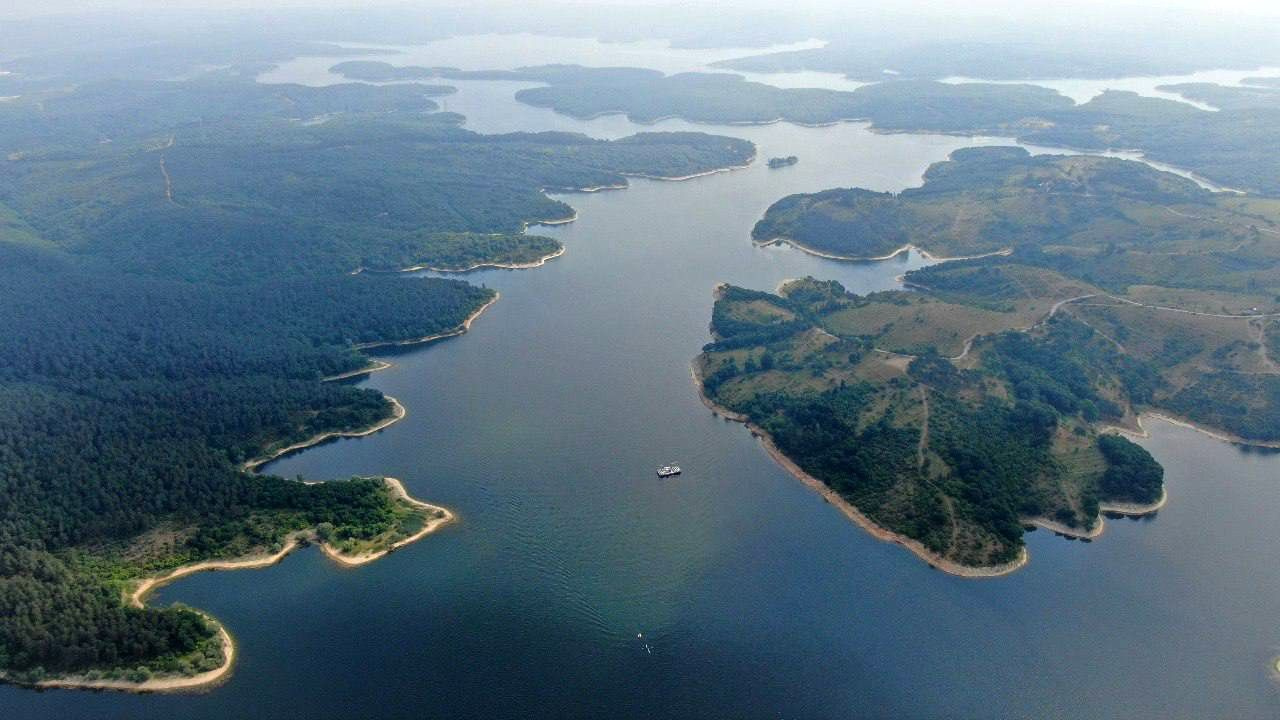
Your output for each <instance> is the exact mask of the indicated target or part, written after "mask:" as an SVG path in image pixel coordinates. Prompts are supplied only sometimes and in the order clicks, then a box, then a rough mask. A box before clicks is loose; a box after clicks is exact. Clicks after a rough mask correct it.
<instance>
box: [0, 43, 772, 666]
mask: <svg viewBox="0 0 1280 720" xmlns="http://www.w3.org/2000/svg"><path fill="white" fill-rule="evenodd" d="M442 92H447V89H444V88H441V87H438V86H424V85H418V84H406V85H396V86H386V87H374V86H368V85H337V86H331V87H324V88H310V87H301V86H292V85H286V86H269V85H260V84H258V83H255V82H254V81H253V80H252V74H251V73H247V72H241V71H240V70H238V69H235V68H233V69H230V70H226V71H215V72H212V73H206V74H204V75H201V76H199V77H198V78H196V79H194V80H187V81H163V82H159V81H146V80H136V81H117V80H110V81H96V80H92V79H89V80H85V81H83V82H78V83H75V84H71V85H68V84H67V83H65V82H63V81H62V80H59V82H57V83H50V84H48V85H46V86H33V88H32V89H31V91H30V93H29V94H24V95H23V96H22V97H21V98H19V99H17V100H14V101H9V102H5V103H0V151H3V160H2V161H0V333H3V335H4V337H5V338H6V342H5V343H3V344H0V356H3V357H0V396H3V398H4V402H3V403H0V407H2V408H3V409H2V410H0V497H2V498H3V500H2V501H0V548H2V550H0V676H2V677H3V679H5V680H8V681H10V682H16V683H21V684H31V685H41V684H45V685H48V684H54V685H60V686H65V685H70V686H76V687H103V688H110V689H131V688H132V689H143V690H167V689H177V688H181V687H185V686H189V685H191V684H193V683H200V682H212V681H215V680H217V679H220V678H222V677H225V674H226V672H227V670H228V669H229V666H230V662H231V659H232V653H233V650H234V649H233V646H232V645H231V644H230V636H229V635H228V634H227V633H226V631H225V630H224V629H222V628H220V627H219V626H218V624H217V623H216V621H214V620H213V619H212V618H209V617H208V616H206V615H204V614H202V613H200V612H199V611H196V610H191V609H187V608H181V607H170V608H153V607H144V606H142V604H141V600H142V597H143V596H144V595H145V592H146V590H147V589H148V588H151V587H154V582H152V580H153V579H155V578H165V577H173V576H174V573H175V572H177V573H178V574H181V573H182V572H185V571H184V570H183V568H190V567H193V566H194V567H196V568H200V567H210V566H214V567H250V566H257V565H261V564H263V563H265V562H270V561H273V560H275V559H278V558H279V557H280V556H282V554H283V553H284V552H287V551H288V550H289V549H291V548H292V547H295V546H296V545H297V544H298V543H300V542H305V541H307V540H315V541H317V542H320V543H321V544H322V545H323V546H324V547H325V548H326V551H327V552H329V553H330V554H331V556H333V557H335V559H338V560H340V561H343V562H363V561H367V560H369V559H373V558H376V557H378V556H380V555H381V554H382V553H383V552H385V551H387V550H390V549H393V548H395V547H398V546H400V545H402V544H403V543H405V542H407V541H409V540H412V539H415V538H417V537H421V536H422V535H423V534H424V533H425V532H426V531H428V530H430V529H432V528H434V527H437V526H438V525H439V524H440V523H442V522H444V521H445V520H447V518H448V513H447V511H446V510H444V509H442V508H436V507H434V506H430V505H426V504H424V503H421V502H419V501H416V500H413V499H412V498H410V497H408V495H407V494H406V493H404V491H403V486H401V485H399V484H398V483H391V482H389V481H386V480H384V479H383V478H352V479H349V480H338V481H333V480H330V479H328V478H321V480H330V481H329V482H304V481H301V480H302V479H301V478H298V479H284V478H280V477H274V476H271V475H260V474H257V473H255V472H251V471H250V468H253V467H256V465H257V464H258V462H259V459H261V458H263V457H270V456H273V455H275V454H276V453H278V452H279V451H281V450H282V449H287V448H289V447H291V446H300V445H305V444H307V443H309V442H314V441H315V440H316V439H318V438H321V437H325V436H328V435H333V434H339V435H343V434H347V435H350V434H360V433H364V432H368V431H369V430H370V429H373V428H378V427H384V426H385V425H386V424H388V423H389V422H391V421H393V420H395V419H396V418H398V417H399V416H400V414H401V413H403V411H404V409H403V408H401V407H399V405H398V404H397V403H395V402H394V401H393V400H392V399H390V398H387V397H384V396H382V395H381V394H380V393H378V392H376V391H373V390H367V389H361V388H357V387H354V386H352V385H350V384H344V383H338V382H323V380H324V379H325V378H333V377H343V376H350V375H352V374H355V373H359V372H360V371H362V370H363V369H366V368H368V367H370V366H371V364H370V359H369V358H368V357H367V356H366V355H365V354H364V352H363V351H362V350H361V348H365V347H370V346H374V345H378V344H384V343H398V342H404V341H417V340H422V339H427V338H441V337H448V336H451V335H456V334H458V333H460V332H461V331H462V330H464V329H465V327H466V326H467V325H468V324H469V322H470V320H471V319H473V318H474V317H475V316H476V314H477V313H478V312H479V311H480V310H482V309H483V308H484V307H487V306H488V304H490V303H492V302H493V301H494V299H495V298H496V294H495V293H494V292H493V291H491V290H488V289H485V288H482V287H477V286H474V285H470V284H467V283H464V282H460V281H455V280H444V279H431V278H418V277H412V278H409V277H402V276H396V275H391V274H384V273H376V272H360V273H355V271H356V270H359V269H366V270H400V269H404V268H406V267H412V266H421V265H427V266H433V267H440V268H442V269H465V268H467V267H470V266H473V265H477V264H494V265H502V264H510V265H521V264H531V265H532V264H537V263H538V262H540V261H541V260H543V259H545V258H546V257H549V256H552V255H554V254H556V253H558V252H560V251H561V250H562V248H561V247H560V245H559V244H558V243H557V242H555V241H553V240H550V239H549V238H545V237H539V236H536V235H525V234H523V232H522V231H523V229H524V228H525V226H526V225H527V224H530V223H535V222H539V221H563V220H566V219H568V218H570V217H572V210H571V208H569V207H568V206H567V205H565V204H564V203H561V202H558V201H555V200H552V199H550V198H548V197H547V196H546V195H545V194H544V190H548V189H561V190H570V189H575V188H583V187H594V186H601V185H612V186H622V185H625V183H626V178H627V176H629V175H650V176H663V177H681V176H685V175H689V174H696V173H700V172H707V171H710V170H715V169H720V168H724V167H730V166H736V165H741V164H743V163H746V162H749V161H750V159H751V158H752V157H754V153H755V149H754V147H753V146H752V145H751V144H750V143H748V142H744V141H740V140H734V139H730V138H724V137H716V136H711V135H704V134H699V133H677V134H668V133H650V134H643V135H637V136H634V137H630V138H624V139H621V140H617V141H602V140H594V139H591V138H587V137H586V136H582V135H574V134H566V133H540V134H527V133H517V134H511V135H500V136H485V135H479V134H476V133H472V132H469V131H466V130H463V129H461V127H460V126H459V125H460V122H461V118H460V117H459V116H457V115H452V114H448V113H435V112H432V111H433V110H435V105H434V103H433V102H432V101H431V100H430V96H432V95H437V94H440V93H442ZM426 480H429V478H426Z"/></svg>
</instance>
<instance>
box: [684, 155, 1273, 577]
mask: <svg viewBox="0 0 1280 720" xmlns="http://www.w3.org/2000/svg"><path fill="white" fill-rule="evenodd" d="M756 236H757V239H762V240H766V241H770V240H775V239H778V238H785V239H786V241H787V242H791V243H793V244H796V245H797V246H800V247H805V248H810V249H813V250H815V251H817V252H822V253H824V254H831V255H838V256H841V257H857V258H865V257H874V256H883V255H885V254H890V253H892V252H895V251H897V250H899V249H901V248H903V247H918V248H921V249H922V250H924V251H927V252H930V253H932V254H935V255H937V256H953V257H954V256H972V257H970V258H969V259H964V260H955V261H951V262H945V263H940V264H934V265H931V266H928V267H925V268H922V269H919V270H916V271H913V272H909V273H907V274H906V276H905V278H904V285H905V287H906V288H907V289H904V290H899V291H891V292H884V293H875V294H872V295H867V296H857V295H852V294H849V293H847V292H846V291H845V290H844V288H843V287H841V286H840V285H839V284H838V283H834V282H823V281H818V280H814V279H811V278H810V279H803V280H795V281H791V282H788V283H785V284H784V285H783V286H782V287H780V288H779V289H778V290H777V291H776V292H773V293H768V292H761V291H757V290H749V289H745V288H739V287H732V286H723V287H721V288H719V289H718V290H717V295H716V302H715V307H714V310H713V314H712V323H711V329H712V333H713V342H711V343H710V344H708V345H707V346H706V347H705V348H704V349H703V353H702V354H701V355H700V356H699V357H698V359H697V360H696V361H695V365H694V369H695V377H696V378H697V382H698V386H699V390H700V392H701V393H702V394H703V396H704V399H705V400H706V402H707V403H708V404H709V405H710V406H711V407H712V408H713V409H715V410H716V411H717V412H719V413H721V414H723V415H725V416H726V417H730V418H732V419H736V420H740V421H742V422H747V423H749V424H750V425H751V427H752V428H753V430H754V431H755V432H757V433H758V434H760V435H761V436H762V437H763V438H765V441H766V443H767V447H768V448H769V449H770V451H771V452H773V453H774V454H775V456H776V457H777V458H779V460H780V462H782V463H783V464H784V465H785V466H786V467H788V469H790V470H791V471H792V472H793V473H795V474H796V475H797V476H799V477H801V478H802V479H804V480H805V481H806V482H808V483H810V484H811V485H813V486H814V487H815V488H816V489H818V490H820V491H821V492H822V493H823V494H824V495H825V496H827V498H828V499H829V500H830V501H831V502H833V503H835V504H836V505H837V506H839V507H841V508H842V509H843V510H844V511H845V512H846V514H848V515H849V516H850V517H852V518H853V519H855V520H856V521H858V522H859V523H860V524H862V525H863V526H864V527H867V528H868V529H869V530H871V531H872V532H874V533H876V534H877V535H878V536H880V537H883V538H885V539H889V540H893V541H896V542H899V543H901V544H903V545H904V546H906V547H908V548H909V549H911V550H912V551H913V552H915V553H917V554H918V555H920V556H921V557H923V558H925V559H926V560H927V561H928V562H929V563H930V564H932V565H934V566H935V567H938V568H941V569H943V570H946V571H948V572H952V573H956V574H960V575H992V574H1001V573H1005V572H1009V571H1011V570H1013V569H1015V568H1017V567H1018V566H1020V565H1021V564H1022V563H1024V562H1025V560H1026V558H1025V546H1024V544H1023V541H1022V534H1023V531H1024V530H1023V529H1024V527H1026V526H1041V527H1045V528H1048V529H1051V530H1053V531H1055V532H1059V533H1061V534H1064V535H1068V536H1073V537H1081V538H1093V537H1096V536H1097V535H1098V534H1100V533H1101V530H1102V527H1103V524H1102V520H1101V517H1100V516H1101V515H1102V514H1105V513H1120V514H1143V513H1149V512H1154V511H1155V510H1157V509H1158V508H1159V507H1160V506H1161V505H1162V504H1163V502H1164V501H1165V494H1164V491H1163V485H1162V471H1161V469H1160V467H1159V465H1158V464H1157V463H1156V462H1155V461H1154V460H1153V459H1152V458H1151V457H1150V455H1149V454H1147V453H1146V451H1145V450H1143V449H1142V448H1141V447H1139V446H1137V445H1134V444H1133V443H1131V442H1129V441H1128V440H1127V439H1125V437H1124V434H1126V433H1141V432H1142V426H1141V418H1142V416H1143V415H1144V414H1159V415H1162V416H1166V417H1171V418H1173V419H1175V420H1178V421H1181V422H1186V423H1188V424H1192V425H1193V426H1196V427H1200V428H1202V429H1204V430H1205V431H1207V432H1211V433H1214V434H1216V435H1218V436H1220V437H1224V438H1227V439H1231V440H1233V441H1236V442H1246V443H1252V444H1257V445H1269V446H1277V445H1280V365H1277V363H1276V362H1275V361H1274V359H1273V356H1274V354H1275V353H1276V352H1277V351H1280V342H1278V341H1277V337H1276V335H1275V333H1273V332H1270V330H1271V329H1272V327H1273V322H1274V321H1275V319H1276V318H1280V275H1278V274H1277V270H1278V269H1280V251H1278V250H1277V244H1276V240H1275V238H1276V237H1277V236H1280V202H1278V201H1275V200H1268V199H1257V198H1248V197H1242V196H1237V195H1230V194H1215V193H1210V192H1208V191H1205V190H1203V189H1201V188H1199V187H1198V186H1196V185H1195V184H1194V183H1192V182H1190V181H1188V180H1186V179H1184V178H1180V177H1178V176H1175V175H1172V174H1169V173H1162V172H1160V171H1157V170H1154V169H1152V168H1150V167H1148V166H1146V165H1143V164H1140V163H1136V162H1131V161H1123V160H1114V159H1107V158H1096V157H1079V156H1031V155H1029V154H1028V153H1027V152H1026V151H1024V150H1021V149H1017V148H983V149H968V150H963V151H958V152H957V153H955V154H954V155H953V156H952V159H951V160H950V161H947V162H944V163H939V164H937V165H935V166H933V167H931V168H930V169H929V171H928V172H927V173H926V175H925V183H924V185H922V186H921V187H920V188H918V189H912V190H906V191H903V192H902V193H899V194H896V195H893V194H883V193H873V192H869V191H866V190H861V189H848V190H830V191H824V192H820V193H814V194H810V195H799V196H793V197H790V198H786V199H784V200H781V201H779V202H778V203H776V204H775V205H774V206H772V207H771V208H770V209H769V210H768V212H767V213H766V215H765V217H764V218H763V219H762V220H761V221H760V224H758V225H757V228H756Z"/></svg>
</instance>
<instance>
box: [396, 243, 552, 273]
mask: <svg viewBox="0 0 1280 720" xmlns="http://www.w3.org/2000/svg"><path fill="white" fill-rule="evenodd" d="M564 250H565V248H564V245H561V246H560V248H559V249H558V250H556V251H555V252H552V253H548V254H546V255H543V256H542V257H540V258H538V259H537V260H530V261H529V262H522V263H504V262H478V263H475V264H474V265H468V266H467V267H461V268H460V267H441V266H439V265H414V266H413V267H407V268H404V269H402V270H398V271H397V272H418V271H421V270H429V271H431V272H439V273H469V272H472V271H473V270H481V269H485V270H488V269H495V270H530V269H532V268H539V267H542V266H543V265H546V264H547V263H548V262H549V261H551V260H555V259H556V258H558V257H560V256H561V255H563V254H564Z"/></svg>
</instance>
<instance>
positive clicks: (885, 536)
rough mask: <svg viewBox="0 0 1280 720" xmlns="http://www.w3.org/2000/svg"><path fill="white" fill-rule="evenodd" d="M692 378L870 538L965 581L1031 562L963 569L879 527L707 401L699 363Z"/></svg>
mask: <svg viewBox="0 0 1280 720" xmlns="http://www.w3.org/2000/svg"><path fill="white" fill-rule="evenodd" d="M690 375H691V377H692V379H693V384H694V385H695V386H696V387H697V390H698V397H699V398H701V399H702V403H703V404H704V405H706V406H707V407H708V408H709V409H710V410H711V411H712V412H714V413H716V414H717V415H721V416H723V417H724V418H726V419H728V420H732V421H734V422H740V423H742V424H744V425H746V426H747V429H749V430H750V431H751V433H752V435H754V436H756V437H757V438H759V440H760V443H761V444H762V445H763V446H764V449H765V451H766V452H768V453H769V456H770V457H772V458H773V460H774V462H776V463H778V464H779V465H781V466H782V468H783V469H784V470H786V471H787V472H789V473H791V474H792V475H793V476H795V477H796V478H797V479H798V480H800V482H802V483H804V484H805V485H806V486H807V487H809V488H810V489H811V490H813V491H814V492H816V493H818V494H819V495H821V496H822V497H823V499H824V500H826V501H827V502H828V503H830V504H831V505H833V506H835V508H836V509H837V510H839V511H840V512H842V513H844V515H845V517H847V518H849V519H850V520H852V521H853V522H854V523H856V524H857V525H858V527H860V528H862V529H863V530H865V531H866V532H867V533H868V534H869V535H871V536H872V537H874V538H875V539H877V540H881V541H884V542H891V543H895V544H897V545H901V546H902V547H904V548H906V549H907V550H909V551H911V552H912V553H913V554H915V555H916V557H918V558H920V559H921V560H924V561H925V562H926V563H928V564H929V566H930V567H933V568H936V569H938V570H941V571H943V572H945V573H947V574H949V575H955V576H957V577H963V578H990V577H999V576H1001V575H1007V574H1009V573H1011V572H1013V571H1015V570H1017V569H1019V568H1021V567H1022V566H1024V565H1026V564H1027V561H1028V560H1029V559H1030V555H1029V553H1028V552H1027V549H1026V548H1025V547H1024V548H1022V552H1021V553H1020V554H1019V555H1018V557H1017V558H1016V559H1014V560H1012V561H1010V562H1007V563H1004V564H1002V565H990V566H979V567H975V566H971V565H961V564H960V563H957V562H955V561H953V560H949V559H947V558H945V557H942V556H941V555H939V554H937V553H935V552H933V551H932V550H929V549H928V548H926V547H925V546H924V545H923V544H922V543H920V542H919V541H918V540H913V539H911V538H909V537H907V536H905V535H900V534H898V533H895V532H893V531H892V530H887V529H885V528H883V527H881V526H880V525H878V524H876V522H875V521H873V520H872V519H871V518H869V517H867V516H866V515H864V514H863V513H862V511H861V510H859V509H858V508H857V507H855V506H854V505H853V504H852V503H850V502H849V501H848V500H845V499H844V498H843V497H841V496H840V494H839V493H837V492H836V491H834V490H832V489H831V488H830V487H828V486H827V484H826V483H824V482H822V481H821V480H819V479H817V478H815V477H814V476H812V475H810V474H809V473H807V472H805V471H804V470H803V469H801V468H800V466H799V465H796V464H795V462H793V461H792V460H791V458H789V457H787V456H786V455H784V454H783V453H782V451H781V450H779V449H778V447H777V446H776V445H774V443H773V439H772V438H771V437H770V436H769V434H768V433H767V432H765V431H764V429H763V428H761V427H760V426H759V425H756V424H755V423H753V422H751V421H750V420H749V419H748V418H747V417H746V416H745V415H742V414H741V413H736V412H733V411H732V410H729V409H728V408H726V407H723V406H721V405H719V404H717V403H716V402H715V401H714V400H712V399H711V398H709V397H707V395H706V393H705V392H703V390H702V378H701V373H700V372H699V371H698V366H697V361H696V360H695V361H694V363H693V365H692V366H691V368H690Z"/></svg>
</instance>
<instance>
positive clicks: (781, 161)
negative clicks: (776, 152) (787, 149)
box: [769, 155, 800, 170]
mask: <svg viewBox="0 0 1280 720" xmlns="http://www.w3.org/2000/svg"><path fill="white" fill-rule="evenodd" d="M798 162H800V158H798V157H796V156H795V155H788V156H786V157H775V158H769V169H771V170H776V169H778V168H784V167H790V166H791V165H795V164H796V163H798Z"/></svg>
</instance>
